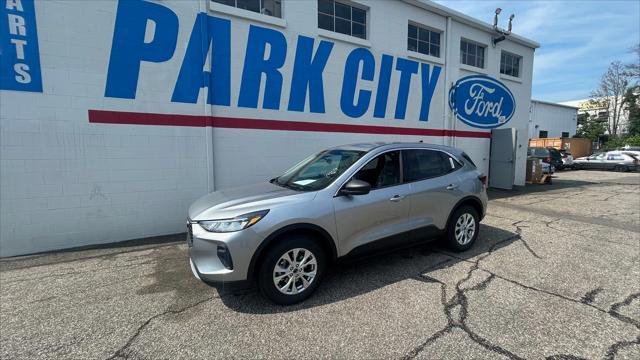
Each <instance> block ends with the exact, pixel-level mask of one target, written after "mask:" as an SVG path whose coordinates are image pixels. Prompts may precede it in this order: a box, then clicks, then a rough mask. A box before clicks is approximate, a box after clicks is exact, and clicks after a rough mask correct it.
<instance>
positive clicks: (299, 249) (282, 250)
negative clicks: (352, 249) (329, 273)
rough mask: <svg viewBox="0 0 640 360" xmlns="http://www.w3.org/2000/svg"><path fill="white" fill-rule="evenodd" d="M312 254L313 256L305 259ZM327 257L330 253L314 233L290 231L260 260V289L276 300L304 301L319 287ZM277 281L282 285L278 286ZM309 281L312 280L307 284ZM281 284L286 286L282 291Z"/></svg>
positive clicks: (286, 301) (289, 302)
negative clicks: (303, 263)
mask: <svg viewBox="0 0 640 360" xmlns="http://www.w3.org/2000/svg"><path fill="white" fill-rule="evenodd" d="M309 255H311V258H306V260H305V257H307V256H309ZM294 256H297V258H294ZM294 259H295V260H297V261H298V264H300V263H302V261H303V260H304V261H305V263H306V265H304V266H303V267H297V266H296V263H295V262H294V261H293V260H294ZM314 259H315V264H314V263H313V260H314ZM326 259H327V255H326V254H325V252H324V250H323V249H322V247H321V246H320V245H319V244H318V242H317V241H314V239H313V238H311V237H308V236H303V235H290V236H285V237H284V238H281V239H278V240H277V243H276V244H275V245H274V246H272V247H271V248H270V249H269V250H268V251H267V253H266V254H265V256H264V258H263V261H262V262H261V264H260V268H259V271H260V273H259V275H258V277H257V278H258V286H259V287H260V291H261V292H262V294H263V295H264V296H265V297H266V298H267V299H269V300H271V301H272V302H274V303H276V304H280V305H291V304H295V303H298V302H301V301H303V300H305V299H307V298H309V297H310V296H311V295H312V294H313V292H314V291H315V290H316V289H317V288H318V285H319V284H320V280H321V279H322V275H323V274H324V271H325V266H326V263H327V260H326ZM276 266H277V267H278V268H277V269H276ZM302 270H307V272H303V271H302ZM313 271H315V274H313ZM305 274H306V275H305ZM311 274H313V276H311ZM277 278H279V279H277ZM292 280H293V281H292ZM276 282H278V284H279V285H280V286H276ZM305 282H308V284H306V285H305ZM280 288H283V289H284V290H283V291H281V290H280Z"/></svg>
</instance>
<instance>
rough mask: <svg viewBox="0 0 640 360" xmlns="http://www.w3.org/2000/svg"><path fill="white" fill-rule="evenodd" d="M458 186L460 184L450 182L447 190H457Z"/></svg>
mask: <svg viewBox="0 0 640 360" xmlns="http://www.w3.org/2000/svg"><path fill="white" fill-rule="evenodd" d="M457 188H458V185H456V184H449V185H447V190H455V189H457Z"/></svg>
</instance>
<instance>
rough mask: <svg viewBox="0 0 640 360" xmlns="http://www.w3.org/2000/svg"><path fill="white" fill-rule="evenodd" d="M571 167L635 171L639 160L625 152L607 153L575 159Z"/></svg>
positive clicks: (639, 163)
mask: <svg viewBox="0 0 640 360" xmlns="http://www.w3.org/2000/svg"><path fill="white" fill-rule="evenodd" d="M573 167H574V168H575V169H597V170H614V171H636V170H638V168H639V167H640V160H639V159H638V158H637V157H636V155H634V154H633V153H630V152H627V151H609V152H606V153H598V154H593V155H591V156H585V157H581V158H577V159H576V160H575V161H574V166H573Z"/></svg>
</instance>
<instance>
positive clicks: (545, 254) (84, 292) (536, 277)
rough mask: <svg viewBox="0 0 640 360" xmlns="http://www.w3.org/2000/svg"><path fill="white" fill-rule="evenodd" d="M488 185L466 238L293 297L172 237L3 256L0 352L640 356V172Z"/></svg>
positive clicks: (331, 278)
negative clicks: (517, 186) (486, 200)
mask: <svg viewBox="0 0 640 360" xmlns="http://www.w3.org/2000/svg"><path fill="white" fill-rule="evenodd" d="M491 198H492V200H491V202H490V205H489V210H488V215H487V217H486V218H485V220H484V221H483V225H482V229H481V234H480V238H479V241H478V243H477V244H476V246H475V247H474V248H473V249H472V250H470V251H468V252H466V253H461V254H455V253H450V252H448V251H447V250H445V249H443V248H441V247H439V246H438V245H437V244H429V245H424V246H421V247H416V248H412V249H405V250H402V251H398V252H395V253H391V254H388V255H384V256H379V257H375V258H369V259H367V260H362V261H359V262H357V263H351V264H346V265H341V266H339V267H338V268H337V269H336V270H335V271H333V272H331V273H330V274H329V275H328V276H327V278H325V281H324V283H323V284H322V286H321V288H320V289H319V291H318V292H317V293H316V294H315V296H313V297H312V298H311V299H310V300H308V301H306V302H304V303H302V304H299V305H295V306H291V307H280V306H275V305H271V304H270V303H267V302H266V300H263V298H262V297H260V295H259V294H258V293H257V292H255V291H249V292H245V293H243V294H240V295H220V294H219V293H218V292H217V291H216V290H215V289H212V288H209V287H208V286H206V285H204V284H202V283H200V282H199V281H197V280H196V279H195V278H194V277H193V276H192V275H191V272H190V269H189V266H188V262H187V253H186V246H185V245H184V244H183V243H182V241H181V240H182V237H177V236H176V237H167V238H165V239H163V240H164V242H162V243H160V244H155V245H138V246H130V247H117V248H106V249H94V250H85V251H74V252H62V253H54V254H46V255H35V256H30V257H22V258H10V259H4V260H1V261H0V288H1V289H0V290H1V293H0V294H1V299H0V340H1V349H0V358H2V359H13V358H20V359H35V358H73V359H80V358H82V359H85V358H98V359H107V358H132V359H160V358H207V359H211V358H293V357H308V358H366V359H371V358H402V359H413V358H454V359H470V358H473V359H480V358H486V359H499V358H510V359H523V358H526V359H529V358H532V359H540V358H548V359H583V358H584V359H601V358H605V359H611V358H616V359H618V358H619V359H639V358H640V174H639V173H614V172H595V171H571V172H561V173H559V174H558V175H557V176H556V178H555V179H554V184H553V185H537V186H529V187H527V188H526V189H525V190H519V191H511V192H507V191H493V192H492V193H491ZM172 240H176V241H179V242H172Z"/></svg>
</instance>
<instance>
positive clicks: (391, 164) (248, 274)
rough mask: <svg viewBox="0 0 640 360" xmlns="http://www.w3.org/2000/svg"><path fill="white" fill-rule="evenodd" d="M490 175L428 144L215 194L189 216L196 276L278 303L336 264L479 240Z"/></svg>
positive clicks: (317, 158)
mask: <svg viewBox="0 0 640 360" xmlns="http://www.w3.org/2000/svg"><path fill="white" fill-rule="evenodd" d="M486 181H487V178H486V176H484V175H482V174H481V173H480V172H479V171H478V170H477V169H476V167H475V165H474V164H473V162H472V161H471V159H470V158H469V156H467V155H466V154H465V153H463V152H461V151H460V150H457V149H454V148H451V147H447V146H440V145H428V144H423V143H369V144H354V145H345V146H339V147H335V148H331V149H328V150H324V151H321V152H320V153H318V154H315V155H313V156H310V157H308V158H306V159H304V160H303V161H301V162H300V163H298V164H297V165H295V166H294V167H292V168H291V169H289V170H288V171H287V172H285V173H284V174H283V175H281V176H278V177H276V178H273V179H271V180H270V181H269V182H267V181H265V182H264V183H259V184H255V185H251V186H244V187H239V188H233V189H228V190H222V191H216V192H213V193H210V194H208V195H206V196H204V197H202V198H200V199H199V200H197V201H196V202H195V203H194V204H193V205H192V206H191V208H190V209H189V220H188V233H187V243H188V245H189V252H190V257H191V270H192V271H193V274H194V275H195V276H196V277H197V278H198V279H200V280H202V281H204V282H206V283H208V284H210V285H213V286H216V287H218V288H220V287H223V288H231V289H235V288H238V287H244V286H246V285H247V284H250V283H253V282H254V281H257V283H258V286H259V288H260V290H261V291H262V293H263V294H264V295H265V296H266V297H267V298H269V299H270V300H272V301H274V302H276V303H279V304H292V303H296V302H299V301H302V300H304V299H306V298H307V297H309V296H310V295H311V294H312V293H313V292H314V291H315V290H316V288H317V287H318V285H319V283H320V280H321V278H322V276H323V275H324V273H325V272H326V270H327V268H328V267H329V266H330V265H331V264H332V263H333V262H334V261H336V260H338V259H343V258H349V257H354V256H357V255H359V254H362V253H363V252H365V251H370V250H379V249H381V248H383V247H387V246H403V245H408V244H409V243H410V242H415V241H425V240H427V239H430V238H431V239H432V238H434V237H437V236H438V235H440V234H446V236H445V237H444V238H445V240H446V242H447V244H448V245H449V247H451V248H452V249H453V250H456V251H463V250H466V249H468V248H470V247H471V246H472V245H473V243H474V242H475V240H476V238H477V237H478V232H479V230H480V226H479V221H480V220H481V219H482V218H483V217H484V215H485V210H486V206H487V194H486V189H485V187H486Z"/></svg>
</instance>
